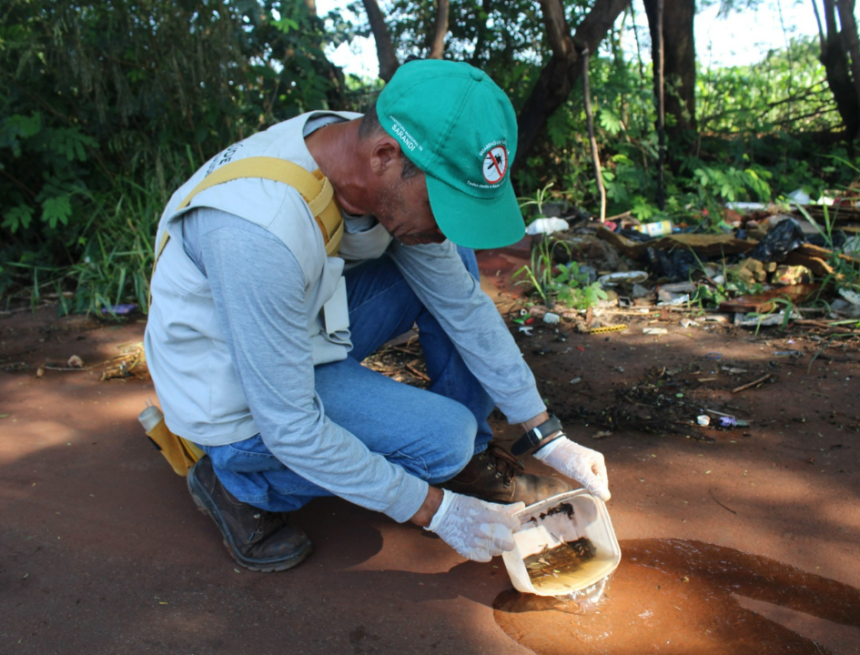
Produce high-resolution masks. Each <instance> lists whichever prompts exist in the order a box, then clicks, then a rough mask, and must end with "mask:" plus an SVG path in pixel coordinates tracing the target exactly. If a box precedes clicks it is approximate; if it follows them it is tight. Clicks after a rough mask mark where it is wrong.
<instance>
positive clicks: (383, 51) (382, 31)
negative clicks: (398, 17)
mask: <svg viewBox="0 0 860 655" xmlns="http://www.w3.org/2000/svg"><path fill="white" fill-rule="evenodd" d="M362 3H363V4H364V10H365V11H366V12H367V19H368V21H370V31H371V32H373V38H374V39H375V40H376V56H377V59H378V60H379V77H380V78H382V79H383V80H385V81H386V82H388V81H389V80H390V79H391V78H392V77H393V76H394V72H395V71H396V70H397V68H398V67H399V66H400V62H399V61H397V55H396V54H395V53H394V46H393V45H392V44H391V37H390V36H389V35H388V27H387V26H386V25H385V17H384V16H383V15H382V10H381V9H380V8H379V4H378V3H377V2H376V0H362Z"/></svg>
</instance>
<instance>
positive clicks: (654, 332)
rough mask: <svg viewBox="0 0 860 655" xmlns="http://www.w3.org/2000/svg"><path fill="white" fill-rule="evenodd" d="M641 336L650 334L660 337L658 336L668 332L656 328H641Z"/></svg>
mask: <svg viewBox="0 0 860 655" xmlns="http://www.w3.org/2000/svg"><path fill="white" fill-rule="evenodd" d="M642 334H650V335H654V336H657V335H660V334H669V330H667V329H666V328H658V327H647V328H642Z"/></svg>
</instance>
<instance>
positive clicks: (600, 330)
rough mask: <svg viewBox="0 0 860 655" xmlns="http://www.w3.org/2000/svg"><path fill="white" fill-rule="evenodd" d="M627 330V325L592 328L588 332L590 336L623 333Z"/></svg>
mask: <svg viewBox="0 0 860 655" xmlns="http://www.w3.org/2000/svg"><path fill="white" fill-rule="evenodd" d="M626 329H627V324H626V323H619V324H618V325H604V326H603V327H596V328H592V329H590V330H589V331H588V333H589V334H605V333H606V332H623V331H624V330H626Z"/></svg>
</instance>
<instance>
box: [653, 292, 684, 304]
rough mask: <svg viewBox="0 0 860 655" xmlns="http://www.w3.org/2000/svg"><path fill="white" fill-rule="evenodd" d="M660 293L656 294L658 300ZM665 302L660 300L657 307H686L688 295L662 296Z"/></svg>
mask: <svg viewBox="0 0 860 655" xmlns="http://www.w3.org/2000/svg"><path fill="white" fill-rule="evenodd" d="M660 293H661V292H660V291H658V292H657V298H658V299H659V298H660ZM664 298H665V300H660V301H659V302H658V303H657V305H658V306H660V307H677V306H678V305H686V304H687V303H689V302H690V294H689V293H685V294H682V295H677V294H664Z"/></svg>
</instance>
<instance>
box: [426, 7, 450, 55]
mask: <svg viewBox="0 0 860 655" xmlns="http://www.w3.org/2000/svg"><path fill="white" fill-rule="evenodd" d="M449 6H450V0H437V2H436V22H435V24H434V27H433V45H432V47H431V48H430V54H429V55H427V58H428V59H442V55H443V54H444V52H445V35H446V34H447V33H448V9H449Z"/></svg>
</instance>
